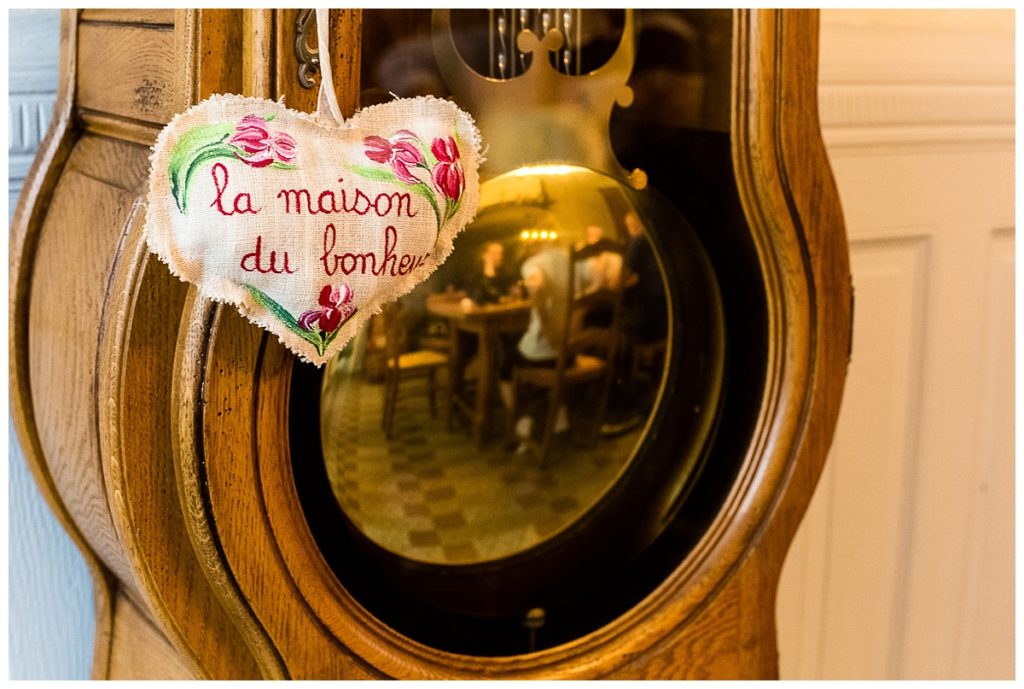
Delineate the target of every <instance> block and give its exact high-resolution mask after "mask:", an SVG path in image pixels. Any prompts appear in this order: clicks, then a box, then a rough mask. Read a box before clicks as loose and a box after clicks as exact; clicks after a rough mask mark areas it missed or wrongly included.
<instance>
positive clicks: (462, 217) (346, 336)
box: [144, 94, 484, 367]
mask: <svg viewBox="0 0 1024 689" xmlns="http://www.w3.org/2000/svg"><path fill="white" fill-rule="evenodd" d="M215 105H219V106H227V107H237V108H239V110H240V111H245V110H253V111H256V110H258V109H261V110H262V111H263V112H271V113H273V114H274V116H275V117H277V116H287V117H288V118H293V119H294V120H298V121H302V122H305V123H307V124H310V125H313V126H315V127H317V128H320V129H322V130H323V131H324V134H325V135H327V136H329V135H330V133H331V132H332V131H334V132H338V133H345V132H348V131H350V130H351V129H353V128H355V127H357V126H358V125H359V123H360V122H363V121H372V118H373V117H374V115H375V113H378V112H380V111H381V110H384V109H388V108H395V107H396V106H397V107H406V108H409V109H410V110H412V111H421V110H422V111H426V110H427V109H428V108H433V109H440V110H441V111H445V112H446V116H447V117H448V118H450V121H451V123H452V128H453V130H457V131H458V135H459V137H460V141H462V142H465V144H464V145H467V146H468V149H467V151H464V155H463V156H462V160H463V167H464V169H463V173H464V179H465V191H464V192H463V194H464V197H463V202H461V204H460V206H459V208H458V210H457V211H456V212H455V213H454V214H453V215H452V216H451V217H449V218H447V219H446V220H444V221H443V222H442V221H441V220H440V217H439V219H438V224H439V229H438V234H437V236H436V239H435V242H434V244H433V250H432V251H431V256H430V259H431V260H429V261H424V262H423V263H421V264H420V265H418V266H416V267H415V268H414V269H413V270H411V271H410V272H409V273H408V274H407V275H406V276H405V278H407V279H404V280H399V281H397V282H393V283H391V284H388V285H383V286H381V287H380V288H378V289H376V290H375V291H374V293H373V295H372V297H373V298H372V299H371V300H369V301H364V302H363V303H362V305H361V306H360V307H359V308H358V309H354V310H353V312H352V313H351V314H350V316H349V317H348V318H347V320H345V321H344V322H343V323H341V324H340V325H338V326H337V328H336V330H335V331H333V332H332V333H331V336H330V341H329V344H328V345H327V346H326V347H324V349H323V351H322V352H317V351H316V350H315V348H314V347H313V346H312V345H308V343H307V342H305V340H302V339H301V338H297V337H296V336H295V335H294V331H295V328H294V325H295V324H294V323H293V324H292V325H291V326H290V327H291V328H292V332H289V331H287V330H286V331H285V332H289V334H288V335H286V334H284V333H283V332H282V330H283V328H282V323H281V321H280V319H279V317H277V316H276V315H275V313H274V312H273V310H272V309H271V308H269V307H268V306H267V305H266V303H265V302H264V303H261V301H264V300H263V299H262V298H258V295H257V294H256V293H255V292H259V290H255V292H254V291H251V290H250V289H247V288H246V286H245V285H243V284H241V283H239V282H238V281H236V280H234V279H231V278H229V277H227V276H224V275H219V274H215V273H212V272H210V271H208V270H205V269H204V266H203V265H202V264H201V262H197V261H194V260H189V259H188V258H187V257H185V256H184V255H183V254H182V253H181V252H180V251H178V250H177V247H176V246H175V237H174V229H173V227H172V224H171V221H170V219H169V218H167V217H162V216H161V215H160V211H159V210H158V209H157V207H158V206H160V207H161V208H162V207H164V206H165V205H166V204H154V203H153V200H154V198H157V197H158V196H160V195H162V194H166V193H167V192H168V191H169V189H170V187H169V180H168V179H167V175H166V174H165V173H161V172H160V169H161V168H162V167H165V166H166V165H167V158H168V157H169V155H170V151H169V149H170V148H171V146H170V143H171V141H172V139H173V138H174V137H179V136H181V134H182V132H181V131H180V130H181V129H183V128H184V127H186V126H187V124H186V123H188V122H189V121H190V119H191V118H194V117H196V116H198V115H199V114H200V113H202V111H203V110H204V109H207V108H210V107H211V106H215ZM367 133H371V132H369V131H368V132H367ZM466 153H470V154H471V155H466ZM483 160H484V159H483V156H482V154H481V139H480V132H479V130H478V128H477V127H476V124H475V123H474V121H473V118H472V117H471V116H470V115H469V114H468V113H466V112H465V111H464V110H462V109H461V108H459V107H458V105H456V104H455V103H453V102H452V101H449V100H444V99H441V98H436V97H433V96H418V97H415V98H401V99H396V100H393V101H389V102H387V103H381V104H378V105H373V106H369V107H366V108H363V109H361V110H359V111H358V112H356V113H355V114H354V115H353V116H352V117H350V118H348V119H346V120H345V121H344V122H342V123H340V124H339V123H336V122H334V121H331V120H330V118H325V117H322V116H319V115H318V114H317V113H305V112H301V111H297V110H291V109H289V108H287V106H286V105H285V104H284V103H283V102H282V101H273V100H268V99H264V98H254V97H249V96H240V95H233V94H217V95H213V96H211V97H209V98H207V99H205V100H203V101H201V102H200V103H197V104H196V105H193V106H192V107H190V108H189V109H188V110H186V111H184V112H182V113H179V114H178V115H175V117H174V118H172V119H171V121H170V122H169V123H168V124H167V125H166V126H165V127H164V129H163V130H162V131H161V132H160V135H159V136H158V137H157V140H156V142H155V144H154V145H153V147H152V153H151V155H150V176H149V182H148V186H147V203H146V221H145V226H144V235H145V237H146V242H147V245H148V247H149V250H150V251H152V252H153V253H154V254H156V256H157V257H158V258H159V260H160V261H161V262H162V263H164V264H165V265H166V266H167V267H168V269H169V270H170V272H171V274H173V275H174V276H175V277H177V278H178V279H180V280H182V281H183V282H186V283H189V284H192V285H194V286H195V287H196V289H197V291H198V292H199V294H200V295H201V296H203V297H205V298H207V299H210V300H211V301H214V302H218V303H222V304H230V305H232V306H234V307H236V308H237V309H238V310H239V312H240V313H241V314H242V315H243V316H244V317H245V318H246V319H248V320H249V321H250V322H251V323H253V324H255V325H257V326H259V327H261V328H263V329H264V330H266V331H268V332H270V333H272V334H274V335H275V336H276V337H277V338H278V340H279V341H280V342H281V343H282V345H284V346H285V347H286V348H287V349H289V350H290V351H291V352H293V353H294V354H295V355H296V356H297V357H298V358H299V359H301V360H302V361H304V362H307V363H311V364H313V365H315V366H318V367H319V366H322V365H323V364H325V363H327V362H328V361H330V360H331V359H332V358H333V357H334V356H335V355H336V354H337V353H338V352H340V351H341V350H342V349H343V348H344V347H345V345H346V344H347V343H348V342H349V341H350V340H351V339H352V338H353V337H354V336H355V335H356V334H357V333H358V332H359V331H360V329H361V328H362V327H363V326H364V325H365V323H366V322H367V321H368V320H369V319H370V318H372V317H373V316H374V315H376V314H379V313H380V312H381V308H382V307H383V306H384V305H385V304H387V303H389V302H391V301H394V300H396V299H398V298H400V297H402V296H404V295H405V294H408V293H409V292H411V291H412V290H414V289H415V288H416V287H417V286H418V285H419V284H421V283H422V282H423V281H424V280H426V279H427V278H428V277H429V276H430V275H431V274H432V273H433V272H434V271H435V270H436V269H437V268H438V267H439V266H440V265H442V264H443V263H444V262H445V261H446V260H447V258H448V257H449V255H450V254H451V252H452V250H453V248H454V246H453V241H454V239H455V237H456V236H457V235H458V234H459V233H460V232H461V231H462V230H463V229H465V227H466V226H467V225H468V224H469V223H470V222H472V220H473V218H474V217H475V215H476V211H477V206H478V204H479V166H480V164H482V163H483ZM467 162H468V163H469V164H465V163H467ZM161 185H162V186H161ZM325 290H326V287H325ZM335 291H337V289H336V290H335ZM262 296H263V297H266V296H267V295H262ZM270 302H271V303H274V302H273V299H270ZM286 313H287V312H286ZM303 315H304V316H305V315H306V314H303ZM292 320H293V321H294V320H295V319H294V317H293V318H292ZM318 332H320V331H318ZM320 334H321V335H323V333H322V332H320ZM323 339H326V338H323ZM321 341H322V340H321ZM307 345H308V346H307Z"/></svg>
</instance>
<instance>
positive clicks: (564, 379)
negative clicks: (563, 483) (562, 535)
mask: <svg viewBox="0 0 1024 689" xmlns="http://www.w3.org/2000/svg"><path fill="white" fill-rule="evenodd" d="M585 251H586V250H585V249H584V250H582V251H581V250H580V249H577V248H576V247H573V248H572V249H571V250H570V252H569V266H568V271H569V274H568V283H567V284H568V285H569V286H570V290H571V289H572V286H573V285H575V284H576V278H577V275H576V273H577V270H578V267H579V262H580V261H581V260H583V259H584V258H585V256H586V253H585ZM615 253H619V254H621V253H622V249H621V248H617V249H616V250H615ZM620 265H621V264H620ZM565 309H566V317H565V328H564V330H563V332H562V337H561V344H560V346H559V348H558V356H557V357H556V359H555V365H554V366H553V367H550V368H547V367H534V366H519V367H516V369H515V370H514V371H513V375H512V408H511V410H510V414H509V426H508V434H509V437H510V438H514V437H515V423H516V421H517V419H518V418H519V416H520V412H521V406H522V398H523V393H524V392H525V389H526V388H536V389H541V390H544V391H546V394H547V411H546V418H545V422H544V431H543V435H542V438H541V441H540V444H539V446H538V448H537V452H538V454H539V459H540V465H541V467H542V468H543V467H546V466H547V462H548V456H549V454H550V451H551V441H552V439H553V438H554V435H555V424H556V421H557V418H558V408H559V406H561V405H562V404H564V403H567V402H568V401H569V396H568V392H569V391H570V390H571V389H573V388H579V387H581V386H584V385H592V384H595V383H596V384H599V385H600V392H599V396H598V398H597V410H596V413H595V415H594V418H593V419H592V420H591V422H590V424H589V425H588V430H587V432H586V434H585V436H586V439H587V440H588V441H589V444H593V443H594V442H596V439H597V431H598V429H599V428H600V427H601V423H602V421H603V419H604V414H605V410H606V408H607V406H608V395H609V393H610V391H611V387H612V381H613V380H614V377H615V360H616V355H617V352H618V349H619V346H620V340H621V333H620V323H621V315H622V314H621V311H622V285H621V282H618V283H617V284H614V285H612V286H607V285H606V286H603V287H599V288H597V289H593V290H590V291H587V292H584V293H582V294H574V295H573V296H572V297H571V298H569V299H566V304H565Z"/></svg>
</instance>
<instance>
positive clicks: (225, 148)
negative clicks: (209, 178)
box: [172, 143, 241, 213]
mask: <svg viewBox="0 0 1024 689" xmlns="http://www.w3.org/2000/svg"><path fill="white" fill-rule="evenodd" d="M240 151H241V149H239V148H236V147H235V146H229V145H227V144H221V143H217V144H211V145H209V146H207V147H205V148H201V149H199V151H198V153H196V156H195V158H193V159H192V161H191V162H190V163H189V164H188V166H187V167H186V168H185V172H184V174H182V175H181V186H180V187H178V191H177V193H175V196H174V198H175V200H176V201H177V202H178V209H179V210H180V211H181V212H182V213H184V212H186V211H187V210H188V189H189V187H190V186H192V179H193V178H194V177H195V176H196V174H197V173H198V172H199V170H200V169H201V168H202V166H203V165H205V164H206V163H208V162H210V161H211V160H216V159H217V158H234V157H235V156H236V154H238V153H239V152H240ZM172 193H174V190H173V189H172Z"/></svg>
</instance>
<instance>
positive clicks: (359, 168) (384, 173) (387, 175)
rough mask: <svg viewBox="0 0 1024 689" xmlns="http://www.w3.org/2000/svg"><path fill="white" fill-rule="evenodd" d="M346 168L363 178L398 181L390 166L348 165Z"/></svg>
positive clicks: (396, 182)
mask: <svg viewBox="0 0 1024 689" xmlns="http://www.w3.org/2000/svg"><path fill="white" fill-rule="evenodd" d="M348 169H349V170H351V171H352V172H354V173H356V174H357V175H359V176H360V177H363V178H365V179H372V180H374V181H377V182H393V183H395V184H398V183H399V179H398V178H397V177H395V173H394V172H392V171H391V170H390V168H382V167H374V166H372V165H349V166H348Z"/></svg>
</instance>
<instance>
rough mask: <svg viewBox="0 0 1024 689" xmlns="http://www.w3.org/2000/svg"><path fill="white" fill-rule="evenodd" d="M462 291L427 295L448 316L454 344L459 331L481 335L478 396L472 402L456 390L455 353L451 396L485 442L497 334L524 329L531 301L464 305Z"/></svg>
mask: <svg viewBox="0 0 1024 689" xmlns="http://www.w3.org/2000/svg"><path fill="white" fill-rule="evenodd" d="M460 297H461V295H458V296H453V295H451V294H432V295H430V296H429V297H428V298H427V311H428V312H430V313H431V314H433V315H435V316H439V317H441V318H445V319H447V320H448V323H449V327H450V332H451V333H452V342H453V345H452V346H453V347H454V348H457V347H458V335H457V333H458V332H460V331H462V332H468V333H474V334H476V335H477V337H478V338H479V342H480V348H479V352H478V356H479V357H480V372H479V374H478V376H477V392H476V400H475V401H474V403H473V404H472V405H471V406H469V405H466V404H465V402H464V401H463V400H462V398H461V396H460V395H458V394H456V393H457V392H458V391H459V389H460V388H461V384H462V380H461V371H459V372H458V375H455V374H456V370H455V369H456V367H457V366H458V359H459V357H458V354H457V352H455V353H453V354H454V355H453V356H452V362H453V363H452V379H451V385H452V397H453V401H454V402H455V404H457V405H458V406H459V407H460V408H462V409H463V411H465V412H466V415H467V416H469V418H470V422H471V423H472V426H473V438H474V440H475V441H476V443H477V445H478V446H482V445H483V444H484V434H485V433H486V431H487V429H488V428H490V426H491V419H492V417H491V408H492V403H491V401H492V398H493V397H494V388H495V385H496V383H497V375H498V371H497V361H496V357H497V350H498V335H499V334H500V333H506V332H520V333H521V332H524V331H525V330H526V326H527V324H528V323H529V320H530V301H529V300H528V299H515V300H512V301H508V302H504V303H501V304H486V305H481V306H473V307H471V308H468V309H467V308H463V306H462V304H461V303H460V302H461V298H460Z"/></svg>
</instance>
